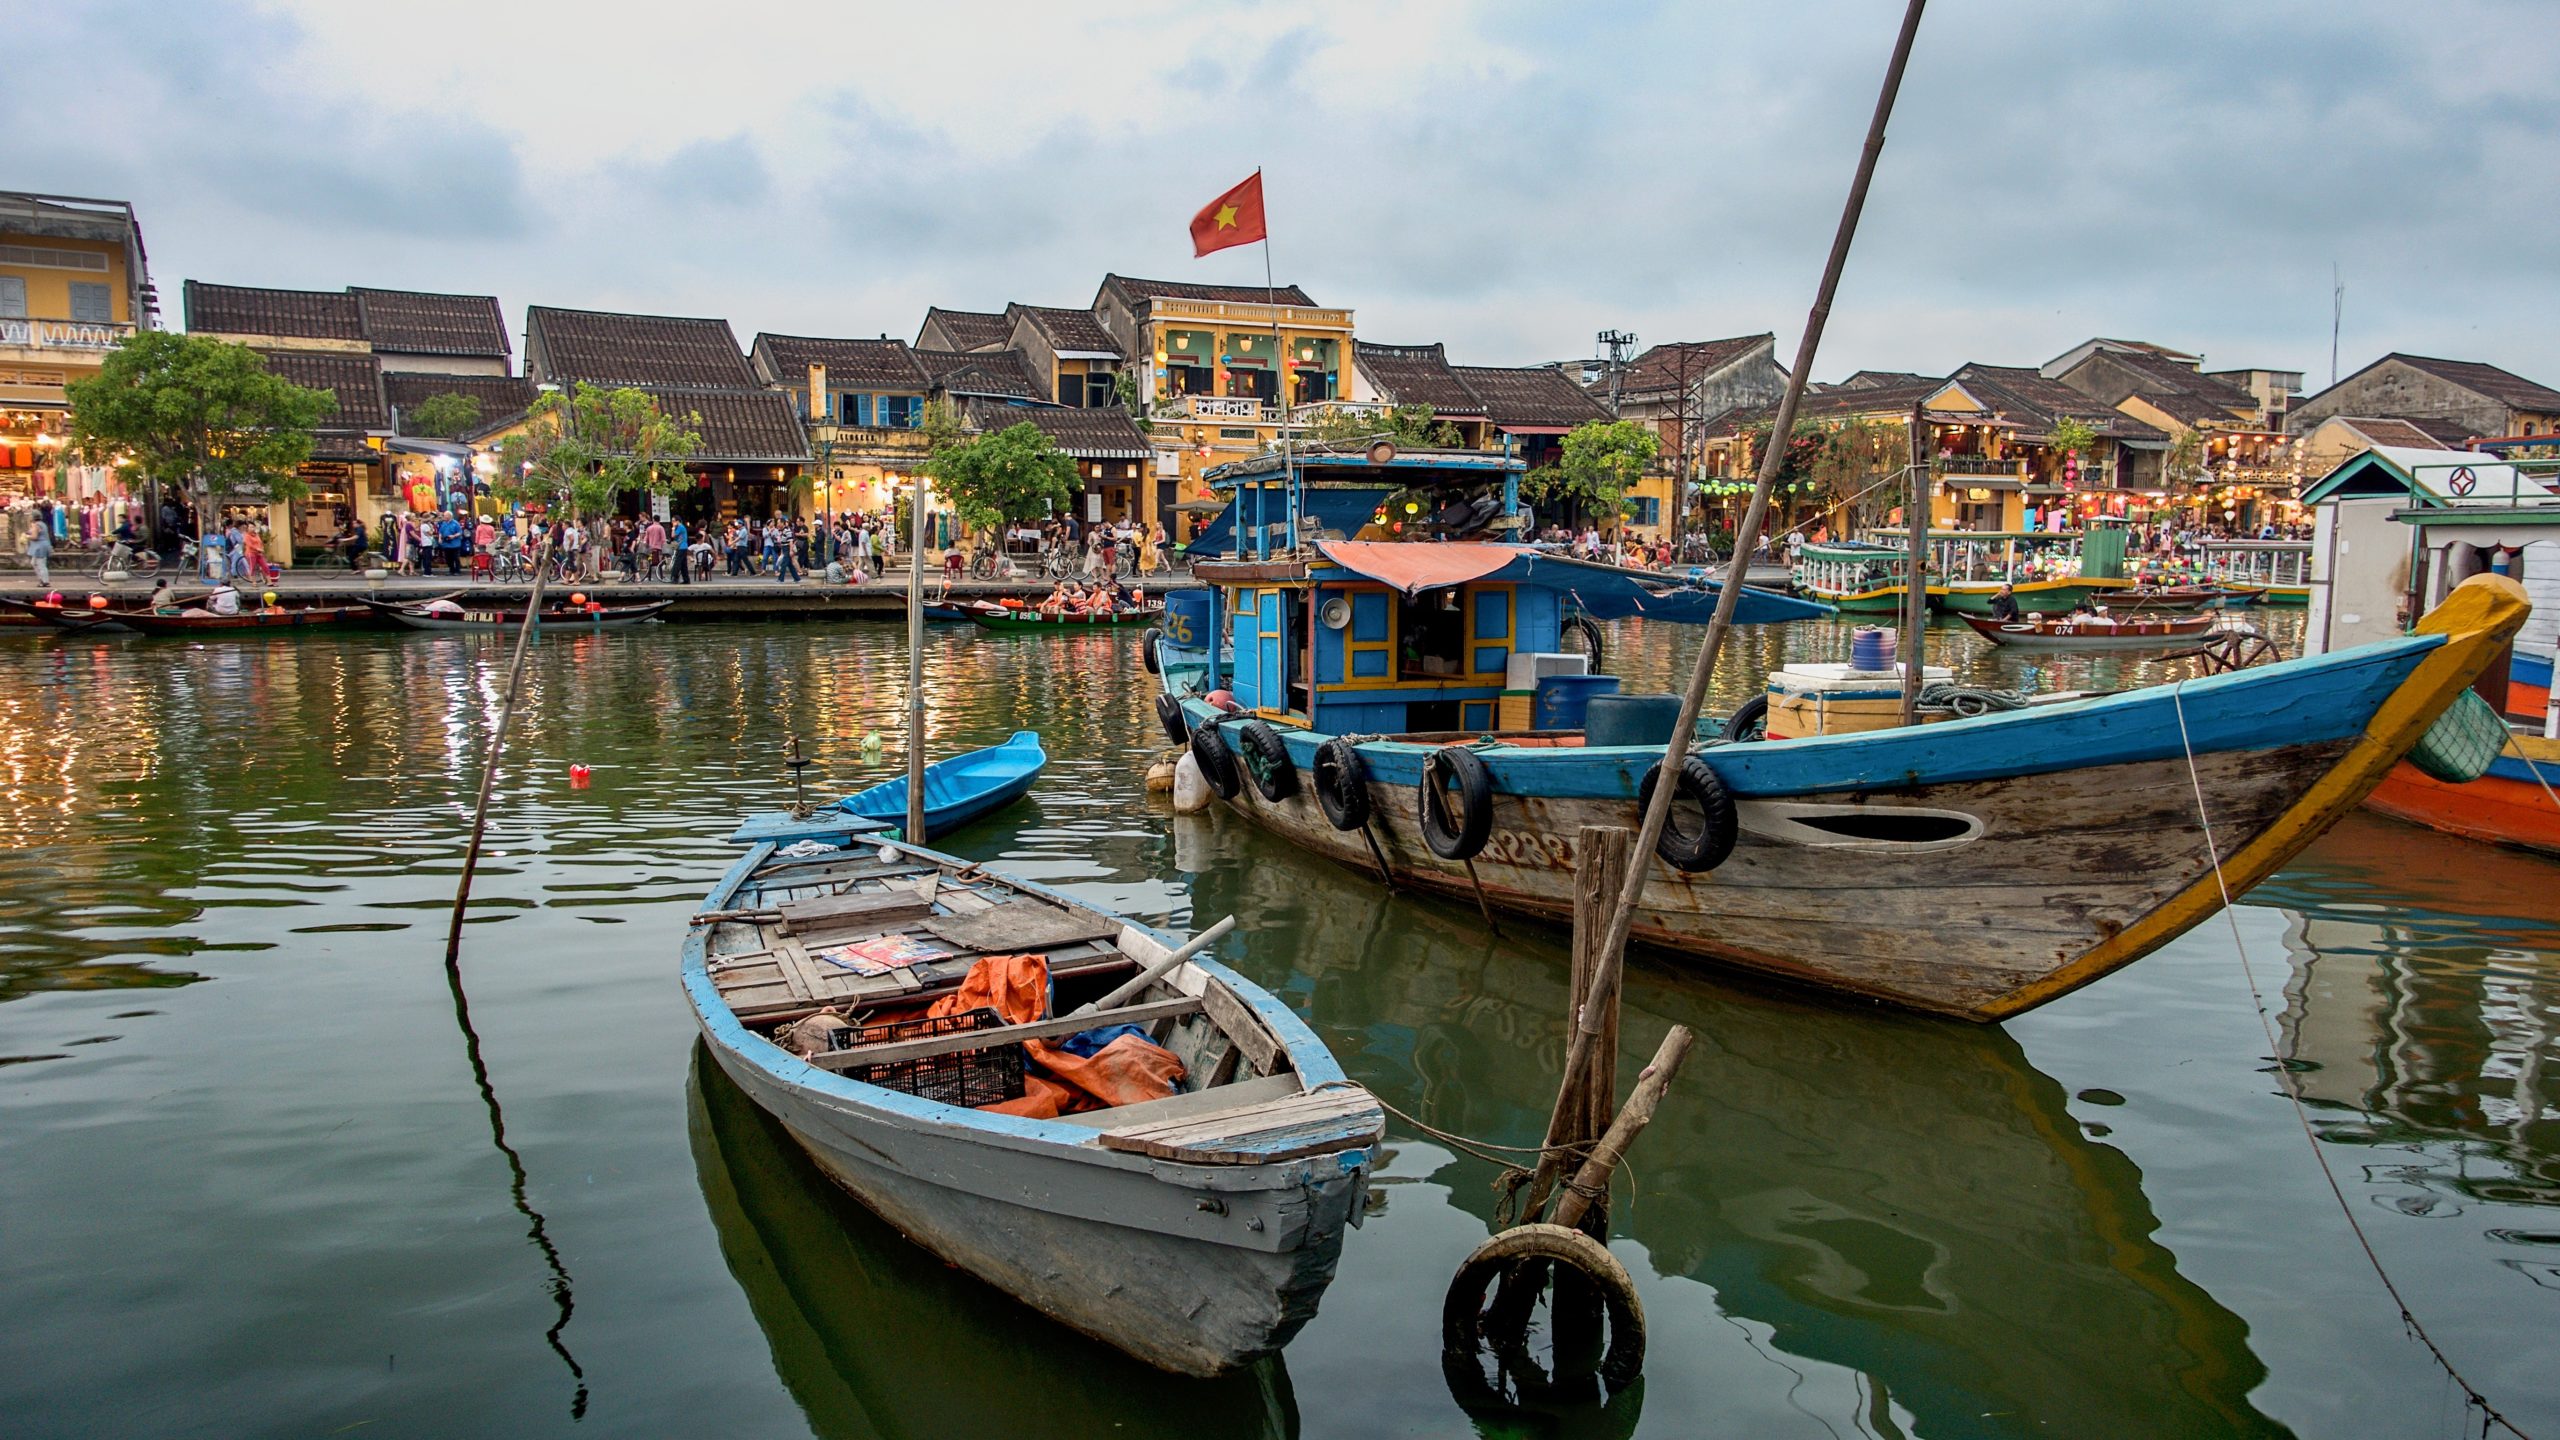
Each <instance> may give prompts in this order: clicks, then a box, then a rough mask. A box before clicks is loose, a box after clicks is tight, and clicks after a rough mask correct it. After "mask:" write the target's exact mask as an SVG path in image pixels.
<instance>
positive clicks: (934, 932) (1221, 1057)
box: [683, 811, 1385, 1375]
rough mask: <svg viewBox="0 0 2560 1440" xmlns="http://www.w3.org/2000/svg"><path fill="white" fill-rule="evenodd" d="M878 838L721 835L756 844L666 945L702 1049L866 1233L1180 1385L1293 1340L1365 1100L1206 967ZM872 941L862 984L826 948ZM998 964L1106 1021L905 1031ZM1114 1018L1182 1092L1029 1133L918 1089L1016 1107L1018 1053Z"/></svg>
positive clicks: (836, 819)
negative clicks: (992, 961) (840, 1020)
mask: <svg viewBox="0 0 2560 1440" xmlns="http://www.w3.org/2000/svg"><path fill="white" fill-rule="evenodd" d="M873 825H874V822H869V821H864V820H861V819H858V818H856V817H852V816H848V815H845V814H844V813H843V812H841V811H832V812H831V811H820V812H818V813H817V814H815V815H813V816H810V817H807V818H794V817H792V816H789V815H773V816H760V817H756V818H754V819H751V820H750V821H749V822H748V823H747V824H746V825H745V826H743V827H742V828H741V829H740V830H739V831H738V833H737V834H736V835H734V836H732V837H731V838H732V839H733V840H737V841H741V842H743V843H747V844H749V845H750V846H751V847H752V848H750V849H749V851H748V853H747V855H746V857H745V858H744V859H742V860H740V861H739V862H738V863H737V864H736V865H735V866H733V867H731V869H730V870H729V872H728V873H727V874H726V875H724V876H723V877H721V880H720V882H719V884H718V885H716V886H714V887H713V888H712V891H711V893H710V895H709V896H708V897H707V898H706V899H705V900H704V901H703V904H702V907H701V910H700V912H699V913H697V914H696V915H695V917H694V925H693V928H692V932H691V934H689V935H688V936H687V937H686V940H685V942H684V947H683V977H684V987H685V993H686V995H687V997H688V998H689V999H690V1000H691V1001H692V1003H693V1007H694V1011H695V1015H696V1017H697V1019H698V1020H699V1022H700V1024H701V1027H702V1034H703V1039H704V1042H705V1044H706V1046H707V1047H708V1049H709V1052H710V1054H711V1056H712V1058H713V1060H714V1061H715V1062H717V1063H718V1065H719V1066H720V1068H721V1070H722V1071H723V1072H725V1073H726V1074H727V1075H728V1076H729V1078H730V1079H731V1080H733V1081H735V1082H736V1083H737V1085H738V1087H739V1088H740V1089H741V1090H743V1091H744V1092H745V1093H746V1094H747V1095H748V1096H749V1097H750V1098H751V1099H753V1100H754V1102H755V1103H756V1104H757V1105H758V1106H759V1107H760V1108H762V1109H763V1110H765V1111H766V1112H767V1113H769V1114H771V1115H773V1116H774V1117H775V1118H776V1119H777V1120H779V1121H781V1123H782V1124H783V1126H784V1127H785V1128H786V1129H787V1130H789V1131H790V1133H791V1135H792V1138H793V1139H795V1140H796V1141H798V1143H799V1144H800V1146H801V1147H802V1148H803V1149H804V1150H806V1151H807V1152H808V1153H809V1156H810V1158H811V1159H812V1160H814V1161H815V1162H816V1163H817V1164H818V1166H819V1167H820V1168H822V1169H823V1170H825V1171H826V1172H827V1174H828V1175H829V1176H831V1177H833V1178H834V1179H835V1180H836V1181H837V1182H838V1183H839V1184H841V1185H843V1186H844V1187H845V1188H846V1189H847V1190H849V1191H850V1192H852V1194H853V1195H854V1196H855V1197H856V1198H857V1199H859V1200H861V1201H862V1202H863V1203H864V1204H865V1205H867V1206H868V1207H870V1208H871V1209H872V1210H873V1211H874V1212H876V1213H878V1214H879V1215H880V1216H881V1217H882V1218H883V1219H885V1220H887V1221H888V1222H889V1223H890V1224H891V1225H893V1226H895V1227H897V1228H898V1229H899V1230H900V1231H902V1232H904V1233H905V1234H906V1235H907V1236H908V1237H909V1238H910V1239H913V1240H914V1241H916V1242H917V1243H918V1244H920V1245H922V1246H924V1247H925V1248H926V1249H928V1250H930V1251H932V1252H933V1253H934V1254H936V1255H939V1256H941V1257H942V1258H943V1259H944V1260H946V1261H948V1262H949V1263H951V1264H953V1265H956V1266H959V1267H961V1268H962V1269H965V1270H968V1271H969V1272H971V1273H972V1274H975V1275H977V1276H978V1277H979V1278H981V1279H983V1280H985V1281H987V1282H988V1283H989V1284H991V1285H994V1286H995V1287H996V1288H997V1289H999V1290H1002V1291H1005V1292H1007V1293H1009V1294H1011V1295H1013V1296H1015V1297H1016V1298H1018V1299H1020V1300H1021V1301H1023V1302H1024V1303H1026V1304H1028V1305H1030V1306H1032V1307H1033V1308H1035V1309H1038V1310H1040V1311H1042V1312H1044V1313H1046V1314H1048V1315H1049V1316H1051V1317H1052V1318H1054V1319H1056V1320H1058V1321H1060V1322H1061V1323H1063V1324H1066V1325H1069V1326H1071V1327H1073V1328H1075V1329H1077V1330H1080V1331H1083V1332H1084V1333H1086V1334H1088V1335H1091V1336H1094V1337H1095V1338H1097V1339H1100V1340H1103V1341H1106V1342H1108V1343H1110V1344H1112V1345H1115V1346H1118V1347H1119V1348H1120V1349H1122V1350H1125V1351H1127V1352H1128V1353H1130V1354H1132V1355H1134V1356H1137V1357H1138V1358H1139V1359H1141V1360H1144V1361H1147V1362H1148V1363H1150V1364H1153V1365H1155V1366H1158V1367H1159V1368H1162V1369H1165V1370H1170V1371H1175V1372H1178V1373H1182V1374H1191V1375H1215V1374H1220V1373H1223V1372H1226V1371H1229V1370H1232V1369H1235V1368H1236V1367H1238V1366H1242V1365H1245V1364H1248V1363H1250V1362H1252V1361H1254V1360H1255V1359H1257V1358H1259V1357H1262V1356H1265V1355H1268V1354H1271V1353H1273V1352H1274V1351H1276V1350H1278V1349H1279V1348H1280V1347H1281V1346H1282V1345H1284V1344H1286V1343H1287V1342H1288V1340H1289V1338H1290V1337H1291V1336H1292V1335H1294V1334H1296V1333H1297V1331H1298V1329H1299V1328H1300V1327H1301V1326H1303V1325H1304V1324H1305V1323H1306V1322H1307V1320H1308V1319H1309V1318H1311V1317H1312V1316H1313V1315H1314V1314H1315V1311H1316V1305H1317V1302H1318V1300H1319V1299H1320V1298H1321V1297H1322V1296H1323V1293H1324V1290H1325V1287H1326V1286H1327V1285H1328V1284H1330V1283H1331V1281H1332V1279H1333V1272H1334V1268H1335V1265H1336V1263H1337V1261H1338V1260H1339V1258H1340V1256H1341V1251H1342V1242H1343V1236H1344V1231H1345V1228H1346V1227H1347V1226H1348V1225H1349V1224H1350V1223H1351V1221H1352V1219H1353V1218H1354V1217H1355V1216H1357V1215H1358V1214H1359V1213H1360V1212H1361V1206H1362V1203H1363V1199H1364V1197H1365V1194H1366V1191H1367V1188H1368V1175H1369V1163H1370V1158H1371V1148H1372V1147H1373V1146H1374V1145H1375V1144H1376V1143H1377V1141H1378V1139H1379V1138H1380V1135H1381V1134H1382V1131H1383V1127H1384V1123H1385V1116H1384V1114H1383V1112H1382V1111H1381V1110H1380V1108H1379V1106H1378V1104H1377V1102H1376V1101H1375V1100H1374V1099H1373V1098H1371V1097H1370V1095H1369V1093H1368V1092H1367V1091H1366V1090H1364V1089H1362V1088H1361V1087H1359V1086H1358V1085H1355V1084H1353V1083H1352V1082H1351V1081H1350V1080H1349V1079H1347V1078H1346V1077H1345V1076H1344V1075H1343V1073H1342V1070H1341V1068H1340V1067H1339V1066H1338V1065H1336V1064H1335V1063H1334V1060H1333V1057H1332V1055H1331V1053H1330V1052H1328V1051H1327V1050H1326V1049H1325V1047H1324V1044H1323V1042H1322V1041H1320V1040H1318V1039H1317V1038H1316V1036H1315V1034H1314V1032H1312V1031H1310V1030H1309V1029H1307V1027H1306V1026H1305V1025H1304V1024H1303V1023H1301V1022H1300V1021H1299V1020H1298V1018H1297V1017H1296V1016H1295V1015H1293V1014H1291V1013H1290V1011H1289V1009H1288V1008H1287V1007H1286V1006H1284V1005H1282V1004H1281V1003H1280V1002H1279V1001H1278V1000H1277V999H1276V998H1274V997H1273V996H1272V995H1271V994H1270V993H1269V992H1267V991H1265V990H1263V989H1262V988H1261V987H1260V986H1258V985H1255V984H1254V983H1253V982H1251V981H1249V980H1247V979H1245V978H1244V977H1243V976H1242V975H1240V974H1238V973H1236V972H1235V971H1233V970H1230V969H1228V968H1227V967H1226V966H1223V965H1220V964H1218V963H1217V962H1216V961H1214V960H1209V959H1205V958H1184V956H1183V954H1182V952H1181V951H1178V950H1176V949H1175V948H1174V947H1173V945H1172V944H1171V943H1170V939H1171V937H1168V936H1165V935H1162V934H1159V933H1158V932H1156V931H1154V930H1152V929H1149V928H1147V927H1146V926H1143V925H1139V924H1137V923H1135V922H1133V921H1129V920H1126V919H1123V918H1121V917H1119V916H1115V915H1111V914H1108V913H1106V912H1104V911H1101V910H1098V909H1096V908H1094V907H1092V906H1088V905H1083V904H1079V903H1077V902H1074V901H1071V900H1068V899H1067V898H1065V897H1064V896H1061V895H1058V894H1055V893H1053V892H1051V891H1048V890H1046V889H1043V888H1042V887H1039V886H1036V885H1033V884H1030V883H1029V882H1026V881H1021V880H1015V879H1010V878H1005V877H999V876H996V875H992V874H989V873H987V872H986V871H984V870H982V869H980V868H979V867H977V866H975V865H970V864H966V863H964V862H962V861H960V860H957V859H954V858H952V857H950V856H946V855H942V854H939V853H936V852H934V851H930V850H924V849H920V848H917V847H914V846H909V845H900V844H894V843H886V842H882V841H879V840H877V839H875V838H872V837H871V836H870V835H869V834H868V833H866V832H867V831H869V830H870V829H872V828H873ZM857 946H859V947H865V948H863V949H862V950H860V951H859V952H857V951H856V950H854V949H852V948H850V947H857ZM891 951H894V952H895V953H896V955H897V956H898V957H899V958H900V961H901V966H900V968H896V969H890V970H885V971H882V972H880V973H865V972H864V971H863V970H860V969H856V968H850V967H849V966H848V965H847V963H846V962H845V961H844V960H842V959H839V958H837V957H841V956H846V955H853V954H856V953H860V954H862V955H866V956H867V955H875V954H886V953H889V952H891ZM991 955H992V956H1005V957H1011V956H1018V955H1036V956H1039V957H1041V958H1042V960H1043V961H1044V962H1045V968H1046V973H1047V976H1048V980H1049V984H1050V986H1051V987H1053V993H1054V1001H1053V1002H1052V1008H1051V1009H1050V1011H1049V1014H1050V1015H1053V1016H1054V1015H1058V1014H1060V1012H1065V1011H1071V1010H1073V1009H1075V1008H1076V1007H1079V1006H1082V1005H1085V1004H1087V1003H1089V1002H1097V1001H1099V1002H1103V1005H1102V1008H1101V1009H1100V1010H1098V1011H1093V1012H1088V1013H1086V1014H1083V1015H1071V1016H1068V1017H1067V1018H1045V1019H1040V1020H1034V1021H1029V1022H1021V1023H992V1022H997V1021H1000V1020H1002V1019H1003V1017H1000V1016H997V1015H995V1014H994V1013H993V1012H991V1011H983V1010H982V1011H978V1012H976V1017H968V1016H959V1017H946V1018H945V1019H944V1020H942V1021H920V1020H917V1019H915V1018H914V1017H916V1016H918V1015H920V1014H921V1011H922V1009H923V1008H924V1007H925V1006H926V1004H927V1003H928V1002H931V1001H934V1000H936V999H938V998H941V997H945V996H950V995H953V994H954V993H955V992H957V991H958V989H959V988H960V987H961V986H962V984H963V983H964V980H965V979H966V977H967V976H968V975H969V974H970V973H971V971H972V967H973V965H975V964H976V963H977V962H978V961H979V960H980V959H981V958H982V957H986V956H991ZM999 963H1004V964H1017V963H1021V962H1017V961H1013V960H1005V961H1002V962H999ZM1158 970H1160V971H1161V974H1160V975H1159V976H1158V977H1157V978H1155V979H1152V980H1149V979H1147V978H1146V977H1147V973H1148V972H1151V971H1158ZM1114 991H1120V992H1128V993H1126V994H1125V995H1115V994H1112V993H1108V992H1114ZM1042 993H1050V992H1042ZM1034 1003H1038V1002H1037V1001H1035V1002H1034ZM822 1012H832V1013H833V1014H834V1015H841V1016H851V1015H857V1014H859V1015H862V1016H864V1017H865V1023H864V1026H863V1028H861V1029H848V1028H843V1027H840V1026H833V1023H832V1022H831V1021H828V1020H826V1019H825V1018H824V1016H823V1015H822ZM812 1017H819V1020H818V1023H817V1024H816V1025H815V1026H814V1027H813V1026H812V1025H811V1024H810V1023H806V1022H809V1021H810V1020H811V1018H812ZM971 1018H976V1019H978V1020H979V1021H980V1023H979V1024H977V1025H976V1026H975V1027H956V1028H955V1023H954V1022H955V1021H957V1020H960V1019H971ZM1124 1023H1125V1024H1131V1025H1136V1026H1141V1027H1147V1028H1146V1029H1145V1036H1146V1037H1147V1038H1151V1039H1153V1040H1154V1041H1155V1042H1156V1043H1157V1044H1159V1045H1161V1046H1162V1047H1163V1049H1165V1050H1169V1051H1171V1052H1172V1055H1173V1056H1174V1057H1176V1058H1178V1059H1179V1060H1180V1062H1181V1066H1182V1073H1181V1078H1180V1080H1179V1082H1178V1089H1177V1090H1176V1092H1175V1093H1173V1094H1171V1095H1169V1096H1167V1097H1165V1098H1161V1099H1151V1100H1144V1101H1140V1102H1138V1103H1135V1104H1125V1105H1120V1106H1116V1107H1108V1108H1097V1109H1090V1110H1083V1111H1075V1112H1070V1113H1067V1114H1064V1115H1061V1116H1058V1117H1056V1118H1047V1119H1034V1118H1026V1117H1025V1116H1023V1115H1019V1114H1013V1113H1005V1112H1004V1111H999V1110H991V1109H986V1108H976V1107H973V1106H968V1105H962V1104H956V1103H945V1100H944V1099H937V1098H932V1096H933V1095H935V1094H937V1093H939V1094H942V1095H945V1096H947V1097H949V1098H952V1099H957V1100H970V1099H973V1098H975V1097H974V1096H973V1095H972V1094H971V1093H968V1092H966V1091H962V1090H960V1089H959V1087H961V1086H963V1085H969V1086H980V1087H983V1086H988V1085H992V1086H993V1091H992V1093H995V1094H1001V1093H1005V1092H1006V1091H1008V1090H1010V1091H1011V1092H1013V1093H1016V1094H1019V1093H1021V1091H1022V1088H1023V1086H1024V1084H1025V1083H1027V1082H1025V1080H1024V1079H1023V1069H1022V1066H1023V1063H1024V1056H1025V1053H1026V1047H1027V1046H1030V1045H1031V1043H1032V1042H1048V1041H1056V1040H1059V1039H1061V1038H1063V1037H1065V1036H1067V1035H1069V1034H1070V1033H1073V1032H1081V1031H1087V1030H1091V1029H1093V1028H1095V1027H1098V1026H1103V1025H1110V1024H1124ZM784 1027H792V1035H793V1036H797V1037H807V1036H809V1035H811V1034H812V1033H813V1030H814V1031H815V1032H817V1033H820V1034H823V1035H825V1036H826V1037H827V1038H828V1039H829V1040H830V1041H832V1042H833V1043H834V1044H835V1047H836V1048H827V1049H815V1048H812V1047H810V1046H809V1045H808V1044H807V1042H806V1041H805V1039H804V1040H803V1041H802V1045H803V1048H810V1049H811V1050H812V1053H810V1054H808V1055H807V1056H805V1057H804V1056H803V1055H802V1054H800V1053H795V1051H794V1050H792V1049H786V1048H784V1046H783V1045H782V1044H780V1043H777V1042H776V1035H777V1034H778V1033H780V1032H781V1031H782V1030H783V1028H784ZM902 1031H905V1032H909V1033H901V1032H902ZM786 1038H788V1037H786ZM1113 1043H1114V1044H1115V1045H1119V1044H1125V1043H1128V1042H1127V1041H1125V1040H1123V1041H1115V1042H1113ZM1031 1053H1032V1054H1034V1055H1035V1056H1036V1055H1037V1054H1038V1053H1040V1052H1039V1051H1038V1050H1037V1049H1036V1048H1034V1049H1032V1051H1031ZM1008 1071H1009V1072H1010V1075H1011V1077H1012V1081H1013V1083H1012V1084H1011V1085H1009V1086H1008V1085H1006V1084H1004V1083H1003V1082H1004V1080H1005V1078H1006V1076H1007V1073H1008ZM857 1077H860V1078H857ZM977 1093H978V1094H988V1093H990V1092H989V1091H988V1090H986V1089H983V1088H982V1089H979V1090H978V1091H977ZM1005 1103H1017V1104H1018V1102H1005ZM910 1338H912V1337H910Z"/></svg>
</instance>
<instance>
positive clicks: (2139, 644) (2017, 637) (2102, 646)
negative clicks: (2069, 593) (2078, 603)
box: [1956, 615, 2214, 650]
mask: <svg viewBox="0 0 2560 1440" xmlns="http://www.w3.org/2000/svg"><path fill="white" fill-rule="evenodd" d="M1956 618H1958V619H1960V620H1962V621H1964V623H1965V624H1967V625H1970V626H1972V627H1973V633H1974V634H1976V635H1979V636H1981V637H1982V638H1983V639H1985V640H1988V641H1990V642H1991V643H1992V644H1994V645H2015V646H2019V647H2021V648H2023V649H2028V650H2158V649H2163V648H2166V647H2168V646H2173V645H2179V644H2183V643H2185V642H2187V641H2189V640H2195V639H2199V638H2201V637H2203V636H2204V635H2205V634H2206V633H2207V632H2208V631H2210V630H2212V629H2213V627H2214V618H2213V617H2212V616H2210V615H2167V616H2162V615H2155V616H2151V617H2149V618H2142V617H2135V618H2132V619H2125V620H2118V619H2115V618H2113V617H2108V616H2101V617H2099V618H2096V619H2078V620H2073V619H2056V618H2054V617H2053V616H2050V615H2039V616H2035V617H2032V618H2029V619H2023V620H1993V619H1989V618H1987V617H1985V616H1981V615H1960V616H1958V617H1956Z"/></svg>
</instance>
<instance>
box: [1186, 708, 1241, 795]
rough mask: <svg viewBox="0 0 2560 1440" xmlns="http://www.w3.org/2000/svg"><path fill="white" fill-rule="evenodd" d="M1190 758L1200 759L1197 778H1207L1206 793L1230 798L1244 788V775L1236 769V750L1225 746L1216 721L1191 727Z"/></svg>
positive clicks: (1224, 738) (1225, 741)
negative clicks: (1198, 776) (1207, 787)
mask: <svg viewBox="0 0 2560 1440" xmlns="http://www.w3.org/2000/svg"><path fill="white" fill-rule="evenodd" d="M1191 758H1192V759H1194V760H1197V761H1199V762H1200V778H1201V779H1203V780H1206V781H1208V782H1209V793H1211V794H1213V795H1215V796H1217V797H1218V798H1219V799H1221V800H1233V799H1234V798H1236V792H1237V791H1238V790H1241V789H1243V788H1244V780H1243V777H1242V776H1240V775H1239V774H1238V773H1237V771H1236V752H1234V751H1233V750H1230V749H1228V748H1227V739H1226V737H1225V736H1223V735H1221V734H1219V733H1218V727H1217V725H1216V724H1214V723H1212V724H1208V725H1201V726H1196V727H1194V728H1193V730H1192V731H1191Z"/></svg>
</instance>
